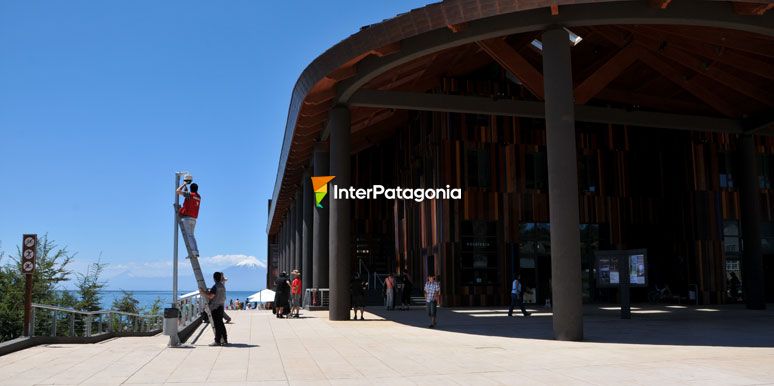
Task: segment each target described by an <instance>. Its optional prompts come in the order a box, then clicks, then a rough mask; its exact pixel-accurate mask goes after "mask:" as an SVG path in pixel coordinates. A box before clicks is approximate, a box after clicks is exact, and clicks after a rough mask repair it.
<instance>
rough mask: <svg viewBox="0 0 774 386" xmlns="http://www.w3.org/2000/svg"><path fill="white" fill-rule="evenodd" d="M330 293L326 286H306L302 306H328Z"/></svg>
mask: <svg viewBox="0 0 774 386" xmlns="http://www.w3.org/2000/svg"><path fill="white" fill-rule="evenodd" d="M330 295H331V293H330V289H328V288H307V289H306V292H305V293H304V300H303V302H302V307H303V308H307V309H308V308H309V307H310V306H311V307H325V308H328V305H329V304H330V298H331V296H330Z"/></svg>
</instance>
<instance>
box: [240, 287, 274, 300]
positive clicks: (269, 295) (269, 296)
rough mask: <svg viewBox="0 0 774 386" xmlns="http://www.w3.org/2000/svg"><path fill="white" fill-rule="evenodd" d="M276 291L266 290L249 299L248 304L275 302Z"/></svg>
mask: <svg viewBox="0 0 774 386" xmlns="http://www.w3.org/2000/svg"><path fill="white" fill-rule="evenodd" d="M274 295H275V294H274V291H272V290H270V289H268V288H266V289H262V290H260V291H258V292H256V293H254V294H252V295H250V296H248V297H247V301H248V302H257V303H266V302H273V301H274Z"/></svg>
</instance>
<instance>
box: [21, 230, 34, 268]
mask: <svg viewBox="0 0 774 386" xmlns="http://www.w3.org/2000/svg"><path fill="white" fill-rule="evenodd" d="M37 247H38V235H24V236H22V257H23V258H24V260H23V261H22V273H27V274H31V273H33V272H35V251H36V249H37Z"/></svg>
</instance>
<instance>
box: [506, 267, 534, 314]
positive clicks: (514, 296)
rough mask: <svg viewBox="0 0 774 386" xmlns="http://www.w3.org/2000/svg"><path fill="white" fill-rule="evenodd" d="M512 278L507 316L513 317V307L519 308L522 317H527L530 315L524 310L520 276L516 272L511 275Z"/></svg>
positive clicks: (522, 287)
mask: <svg viewBox="0 0 774 386" xmlns="http://www.w3.org/2000/svg"><path fill="white" fill-rule="evenodd" d="M513 277H514V279H513V283H512V285H511V306H510V307H509V308H508V316H513V307H514V306H518V307H519V308H521V313H522V315H524V316H529V315H530V313H529V312H527V309H526V308H524V286H523V284H522V282H521V275H520V274H519V273H518V272H516V273H514V274H513Z"/></svg>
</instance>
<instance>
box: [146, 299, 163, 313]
mask: <svg viewBox="0 0 774 386" xmlns="http://www.w3.org/2000/svg"><path fill="white" fill-rule="evenodd" d="M163 304H164V302H163V301H162V300H161V298H160V297H158V296H156V300H154V301H153V304H151V306H150V308H149V309H148V311H147V312H145V313H146V314H148V315H161V314H162V312H163V311H164V307H163Z"/></svg>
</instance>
